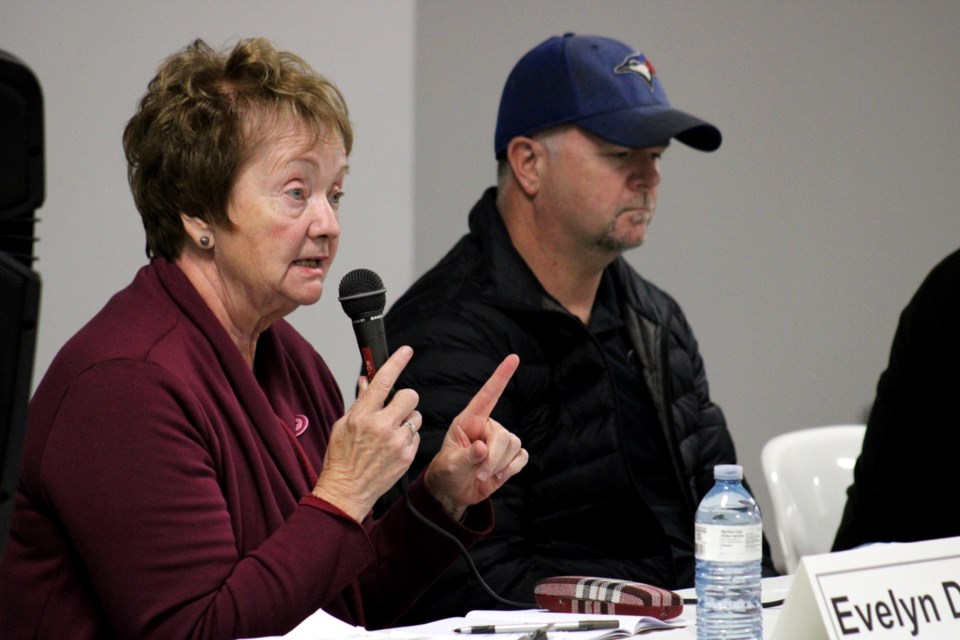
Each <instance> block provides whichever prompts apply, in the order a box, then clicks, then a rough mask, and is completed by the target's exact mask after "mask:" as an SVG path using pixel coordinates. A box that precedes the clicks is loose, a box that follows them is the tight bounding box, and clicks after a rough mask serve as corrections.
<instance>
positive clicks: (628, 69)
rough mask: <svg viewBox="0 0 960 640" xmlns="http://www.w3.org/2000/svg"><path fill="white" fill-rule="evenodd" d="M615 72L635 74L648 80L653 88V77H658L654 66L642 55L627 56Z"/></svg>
mask: <svg viewBox="0 0 960 640" xmlns="http://www.w3.org/2000/svg"><path fill="white" fill-rule="evenodd" d="M613 71H614V73H635V74H637V75H638V76H640V77H641V78H643V79H644V80H646V81H647V84H648V85H650V86H651V87H652V86H653V77H654V76H655V75H657V70H656V69H654V68H653V64H652V63H651V62H650V61H649V60H647V59H646V58H645V57H644V56H643V54H642V53H634V54H633V55H629V56H627V57H626V58H624V60H623V62H621V63H620V64H618V65H617V66H616V67H615V68H614V70H613Z"/></svg>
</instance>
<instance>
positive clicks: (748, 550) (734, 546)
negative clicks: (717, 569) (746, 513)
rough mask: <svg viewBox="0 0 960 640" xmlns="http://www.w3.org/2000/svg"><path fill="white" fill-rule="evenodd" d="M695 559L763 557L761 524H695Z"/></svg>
mask: <svg viewBox="0 0 960 640" xmlns="http://www.w3.org/2000/svg"><path fill="white" fill-rule="evenodd" d="M695 542H696V557H697V560H707V561H710V562H753V561H755V560H760V559H761V558H762V557H763V525H760V524H749V525H740V526H736V527H728V526H724V525H722V524H697V525H696V538H695Z"/></svg>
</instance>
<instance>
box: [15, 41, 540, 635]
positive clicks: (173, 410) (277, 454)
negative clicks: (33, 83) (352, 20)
mask: <svg viewBox="0 0 960 640" xmlns="http://www.w3.org/2000/svg"><path fill="white" fill-rule="evenodd" d="M351 141H352V132H351V126H350V122H349V120H348V116H347V109H346V106H345V105H344V102H343V99H342V97H341V95H340V94H339V92H338V91H337V89H336V88H335V87H334V86H333V85H332V84H330V83H329V82H328V81H327V80H325V79H324V78H323V77H322V76H319V75H318V74H317V73H316V72H314V71H313V70H312V69H310V67H309V66H307V64H306V63H304V62H303V61H302V60H301V59H299V58H298V57H296V56H294V55H292V54H289V53H284V52H277V51H275V50H274V49H273V47H272V46H271V45H270V44H269V43H268V42H266V41H264V40H247V41H242V42H240V43H239V44H237V45H236V47H234V48H233V50H232V51H231V52H228V53H226V54H220V53H218V52H215V51H213V50H212V49H211V48H210V47H208V46H207V45H206V44H204V43H203V42H202V41H196V42H195V43H193V44H192V45H191V46H189V47H187V48H186V49H184V50H183V51H181V52H179V53H178V54H175V55H173V56H171V57H170V58H169V59H167V60H166V61H165V62H164V63H163V65H162V66H161V67H160V70H159V72H158V73H157V75H156V77H155V78H154V79H153V80H152V81H151V82H150V84H149V87H148V90H147V93H146V95H145V96H144V97H143V99H142V100H141V102H140V105H139V108H138V111H137V113H136V115H134V117H133V118H132V119H131V120H130V122H129V123H128V125H127V127H126V131H125V133H124V139H123V142H124V148H125V150H126V155H127V159H128V162H129V179H130V185H131V188H132V191H133V195H134V199H135V201H136V205H137V208H138V209H139V211H140V215H141V217H142V218H143V224H144V228H145V230H146V237H147V254H148V256H149V257H150V258H151V259H150V262H149V264H148V265H147V266H145V267H143V268H141V269H140V271H139V272H138V273H137V274H136V277H135V278H134V280H133V282H132V283H131V284H130V285H129V286H128V287H127V288H126V289H124V290H122V291H120V292H119V293H118V294H116V295H115V296H114V297H113V298H112V299H111V300H110V301H109V302H108V303H107V305H106V306H105V307H104V309H103V310H102V311H101V312H100V313H99V314H98V315H97V316H96V317H94V318H93V319H92V320H91V321H90V322H89V323H88V324H87V325H86V326H85V327H84V328H83V329H82V330H81V331H80V332H79V333H78V334H77V335H76V336H74V337H73V338H72V339H71V340H70V341H69V342H68V343H67V344H66V346H64V347H63V349H62V350H61V352H60V354H59V355H58V356H57V358H56V359H55V361H54V362H53V363H52V364H51V366H50V368H49V370H48V371H47V373H46V375H45V376H44V378H43V380H42V382H41V383H40V385H39V387H38V388H37V391H36V393H35V395H34V397H33V400H32V402H31V407H30V427H29V433H28V435H27V442H26V445H25V451H24V458H23V463H22V469H21V481H20V490H19V493H18V495H17V498H16V508H15V509H16V511H15V515H14V519H13V522H12V525H11V536H10V539H9V541H8V543H7V553H6V556H5V558H4V560H3V564H2V566H0V629H2V630H3V634H4V637H5V638H45V637H57V638H60V637H70V638H94V637H96V638H104V637H138V638H147V637H150V638H180V639H182V638H238V637H252V636H262V635H269V634H280V633H283V632H286V631H288V630H289V629H291V628H292V627H293V626H295V625H296V624H297V623H298V622H300V621H301V620H303V619H304V618H305V617H307V616H308V615H309V614H311V613H312V612H313V611H315V610H317V609H318V608H323V609H325V610H326V611H328V612H329V613H332V614H333V615H336V616H338V617H340V618H342V619H343V620H346V621H349V622H351V623H353V624H357V625H365V626H368V627H378V626H386V625H388V624H389V623H390V622H391V621H392V620H393V619H395V617H396V616H397V615H398V614H399V613H400V612H401V611H402V610H404V609H405V608H406V607H407V606H409V604H410V603H411V602H412V601H413V600H414V599H415V598H416V597H417V595H418V594H419V593H420V592H421V591H422V590H423V589H424V588H425V587H426V586H427V585H428V584H429V583H430V582H431V581H432V580H433V579H434V578H435V577H436V576H437V575H439V573H440V572H441V571H443V570H444V568H445V567H446V566H447V565H448V564H449V563H450V562H452V561H453V560H454V559H455V558H456V556H457V553H458V552H457V549H456V546H455V545H454V544H452V543H451V542H450V541H449V540H445V539H443V537H442V536H441V535H440V534H439V533H437V532H436V531H434V530H433V529H431V528H429V527H428V526H426V525H425V524H424V523H423V522H421V521H420V520H419V519H417V518H415V517H414V516H413V514H411V512H410V511H409V510H408V509H407V508H406V507H405V506H404V505H403V504H400V505H398V506H397V507H396V508H394V509H392V510H391V511H389V512H388V513H386V514H385V515H384V516H383V517H382V518H379V519H377V520H373V519H372V518H371V517H369V513H370V510H371V507H372V505H373V504H374V502H375V501H376V500H377V498H378V497H380V496H381V495H382V494H383V493H385V492H386V491H387V490H388V489H389V488H390V487H391V486H393V485H394V483H396V482H397V480H398V479H399V478H400V477H401V476H402V475H403V474H404V472H405V471H406V469H407V467H408V466H409V465H410V463H411V461H412V460H413V456H414V453H415V452H416V449H417V445H418V443H419V436H418V434H417V433H416V430H417V428H419V426H420V423H421V417H420V414H419V412H418V411H417V410H416V406H417V400H418V397H417V394H416V392H415V391H414V390H408V389H405V390H399V391H397V392H396V394H395V395H393V396H392V397H391V396H390V393H389V390H390V389H391V387H392V386H393V382H394V381H395V380H396V378H397V376H398V375H399V374H400V372H401V371H402V370H403V368H404V366H405V365H406V363H407V362H409V360H410V358H411V357H412V352H411V350H410V349H409V348H406V347H403V348H400V349H398V350H397V351H396V352H395V353H394V354H393V356H392V357H391V358H390V359H389V360H388V361H387V362H386V363H385V364H384V365H383V366H382V367H381V369H380V371H379V372H378V373H377V375H376V376H375V377H374V379H373V380H372V381H370V382H369V383H368V382H367V381H366V380H365V379H361V382H360V386H359V389H360V392H359V395H358V399H357V401H356V402H355V403H354V404H353V406H351V407H350V409H349V410H347V411H346V412H345V411H344V405H343V399H342V397H341V395H340V392H339V390H338V387H337V385H336V384H335V382H334V380H333V378H332V376H331V374H330V371H329V370H328V369H327V367H326V365H325V364H324V362H323V360H322V359H321V358H320V356H319V355H317V353H316V352H315V351H314V350H313V348H311V346H310V345H309V344H308V343H307V342H306V341H305V340H304V339H303V338H302V337H301V336H300V335H299V334H298V333H297V332H296V331H295V330H294V329H293V328H292V327H291V326H290V325H289V324H288V323H287V322H286V321H285V320H283V317H284V316H286V315H287V314H288V313H290V312H291V311H293V310H294V309H296V308H297V307H299V306H300V305H305V304H313V303H315V302H316V301H317V300H318V299H319V298H320V295H321V293H322V291H323V288H324V280H325V278H326V276H327V274H328V273H329V269H330V265H331V263H332V262H333V258H334V256H335V255H336V252H337V245H338V242H339V235H340V227H339V222H338V219H337V216H338V209H339V207H340V203H341V199H342V198H343V194H344V180H345V177H346V174H347V166H348V165H347V156H348V154H349V153H350V147H351ZM516 367H517V359H516V357H515V356H511V357H509V358H507V359H506V360H505V361H504V362H503V363H502V364H501V366H500V367H499V368H498V369H497V371H496V372H494V373H493V375H492V376H491V378H490V380H489V381H488V382H487V384H486V385H485V386H484V387H483V389H481V390H479V392H478V394H477V396H475V397H474V399H473V400H472V401H471V402H470V404H469V405H468V406H467V407H465V408H464V411H463V413H462V414H461V415H460V416H458V418H457V419H456V420H455V421H454V423H453V424H452V425H451V427H450V430H449V432H448V435H447V441H446V444H445V445H444V447H443V449H442V450H441V451H440V453H439V454H438V455H437V456H436V458H434V461H433V463H432V464H431V465H430V466H429V468H427V469H426V471H425V472H424V473H423V474H422V475H421V476H419V477H418V478H416V479H415V480H414V481H413V482H411V483H410V487H409V493H408V499H409V501H410V502H411V504H412V505H414V506H415V507H416V508H417V509H418V510H419V511H420V512H421V513H422V514H423V515H425V516H426V518H427V519H429V520H430V521H432V522H433V523H435V524H436V525H439V527H440V528H442V529H443V530H445V531H447V532H448V533H449V534H452V535H453V536H455V537H456V538H457V539H459V540H460V541H461V542H462V543H464V544H470V543H471V542H472V541H474V540H475V539H477V538H478V537H479V536H481V535H482V534H483V533H484V532H486V531H488V530H489V529H490V527H491V524H492V510H491V508H490V502H489V500H488V497H489V496H490V494H491V493H493V492H494V491H495V490H496V489H498V488H499V487H500V486H501V485H502V484H503V483H504V482H506V481H507V480H508V479H509V478H510V477H511V476H512V475H514V474H515V473H517V472H518V471H519V470H520V469H521V468H522V467H523V466H524V464H526V460H527V454H526V452H525V451H524V450H523V449H522V448H521V447H520V442H519V440H518V439H517V438H516V437H515V436H513V435H512V434H510V433H509V432H508V431H506V430H505V429H504V428H503V427H502V426H500V425H499V424H497V423H496V422H495V421H493V420H491V419H490V418H489V415H490V411H491V410H492V409H493V406H494V404H495V403H496V401H497V398H498V397H499V395H500V392H501V391H502V390H503V388H504V387H505V385H506V384H507V382H508V380H509V379H510V376H511V375H512V374H513V372H514V370H515V369H516Z"/></svg>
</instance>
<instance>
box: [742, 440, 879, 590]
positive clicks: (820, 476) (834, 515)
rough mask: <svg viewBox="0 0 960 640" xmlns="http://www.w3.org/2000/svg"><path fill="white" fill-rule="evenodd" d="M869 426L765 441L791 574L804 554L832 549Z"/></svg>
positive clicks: (765, 464)
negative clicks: (854, 469)
mask: <svg viewBox="0 0 960 640" xmlns="http://www.w3.org/2000/svg"><path fill="white" fill-rule="evenodd" d="M865 431H866V427H865V426H864V425H862V424H858V425H833V426H826V427H813V428H810V429H801V430H799V431H793V432H790V433H784V434H782V435H779V436H776V437H775V438H772V439H771V440H770V441H769V442H767V444H765V445H764V447H763V452H762V454H761V464H762V466H763V475H764V478H765V479H766V481H767V487H768V488H769V490H770V498H771V500H772V502H773V515H774V518H775V519H776V524H777V539H778V541H779V543H780V549H781V551H782V552H783V561H784V565H785V569H786V571H787V573H793V572H794V571H795V570H796V568H797V565H798V564H799V562H800V558H802V557H803V556H805V555H811V554H817V553H827V552H829V551H830V547H831V546H832V545H833V539H834V537H835V536H836V533H837V527H838V526H839V525H840V517H841V516H842V515H843V509H844V506H845V505H846V502H847V487H849V486H850V485H851V484H852V483H853V467H854V464H855V463H856V461H857V456H859V455H860V448H861V446H862V445H863V434H864V432H865Z"/></svg>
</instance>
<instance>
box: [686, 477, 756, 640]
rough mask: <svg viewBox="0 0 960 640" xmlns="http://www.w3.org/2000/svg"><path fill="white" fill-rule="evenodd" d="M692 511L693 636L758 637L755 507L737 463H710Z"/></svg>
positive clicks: (706, 639) (701, 639) (704, 639)
mask: <svg viewBox="0 0 960 640" xmlns="http://www.w3.org/2000/svg"><path fill="white" fill-rule="evenodd" d="M713 478H714V480H715V481H716V484H715V485H714V487H713V488H712V489H711V490H710V491H709V492H708V493H707V495H706V496H704V498H703V501H702V502H701V503H700V507H699V508H698V509H697V515H696V578H695V584H696V591H697V640H721V639H722V640H762V639H763V609H762V606H761V604H760V561H761V559H762V556H763V526H762V522H761V519H760V508H759V507H758V506H757V502H756V500H754V499H753V496H751V495H750V492H749V491H747V489H746V488H745V487H744V486H743V467H741V466H740V465H737V464H720V465H717V466H716V467H714V470H713Z"/></svg>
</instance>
